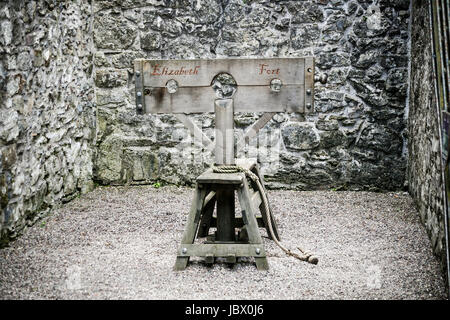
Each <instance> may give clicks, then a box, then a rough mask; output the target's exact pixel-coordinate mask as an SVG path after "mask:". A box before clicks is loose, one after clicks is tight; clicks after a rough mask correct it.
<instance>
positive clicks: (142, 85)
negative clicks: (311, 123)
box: [134, 57, 314, 114]
mask: <svg viewBox="0 0 450 320" xmlns="http://www.w3.org/2000/svg"><path fill="white" fill-rule="evenodd" d="M134 69H135V76H136V77H135V80H136V106H137V110H138V112H139V113H186V114H188V113H204V112H214V101H215V100H216V99H218V98H217V96H216V93H215V91H214V89H213V88H212V86H211V84H212V81H213V79H214V77H215V76H216V75H218V74H220V73H228V74H230V75H231V76H233V78H234V80H235V81H236V84H237V90H236V92H235V94H234V96H233V100H234V111H235V112H299V113H305V112H312V111H313V110H314V101H313V97H314V58H312V57H307V58H270V59H215V60H200V59H199V60H147V59H137V60H135V62H134ZM273 79H279V80H280V81H281V83H282V86H281V89H280V91H274V90H272V89H271V87H270V83H271V81H272V80H273ZM169 80H175V81H176V82H177V84H178V89H177V91H176V92H174V93H169V91H168V89H167V87H166V85H167V82H168V81H169Z"/></svg>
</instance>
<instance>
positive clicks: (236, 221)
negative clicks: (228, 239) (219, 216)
mask: <svg viewBox="0 0 450 320" xmlns="http://www.w3.org/2000/svg"><path fill="white" fill-rule="evenodd" d="M256 222H257V223H258V228H265V227H266V225H265V224H264V221H263V220H262V216H256ZM234 225H235V227H236V228H242V227H243V226H244V225H245V223H244V219H243V218H242V217H235V218H234ZM209 227H210V228H216V227H217V224H216V218H215V217H212V218H211V222H210V225H209Z"/></svg>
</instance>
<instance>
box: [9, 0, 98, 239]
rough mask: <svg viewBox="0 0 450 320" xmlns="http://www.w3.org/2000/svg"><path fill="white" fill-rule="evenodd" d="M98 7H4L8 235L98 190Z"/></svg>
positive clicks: (43, 1) (46, 0)
mask: <svg viewBox="0 0 450 320" xmlns="http://www.w3.org/2000/svg"><path fill="white" fill-rule="evenodd" d="M90 33H91V5H90V4H89V3H88V1H84V0H78V1H52V0H40V1H25V0H22V1H17V0H14V1H13V0H10V1H1V2H0V95H1V96H0V206H1V208H0V231H1V237H0V240H1V242H4V241H6V240H7V239H9V238H11V237H14V236H16V235H17V234H18V233H20V231H21V230H22V229H23V228H24V227H25V226H26V225H27V224H29V223H32V222H33V221H34V220H35V219H36V218H37V217H39V216H40V215H41V214H42V213H45V212H46V210H47V209H48V208H50V207H52V206H54V205H55V204H58V203H59V202H61V201H63V200H67V199H70V198H72V197H73V196H75V195H76V194H77V193H79V192H80V191H81V192H86V191H88V190H90V189H91V188H92V187H93V182H92V157H93V146H94V143H93V141H94V137H95V130H94V127H95V112H94V108H93V103H92V101H93V98H94V95H93V77H92V40H91V36H90Z"/></svg>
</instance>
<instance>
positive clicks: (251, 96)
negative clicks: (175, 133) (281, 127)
mask: <svg viewBox="0 0 450 320" xmlns="http://www.w3.org/2000/svg"><path fill="white" fill-rule="evenodd" d="M144 92H145V96H144V98H145V106H146V108H145V112H146V113H186V114H187V113H207V112H214V103H213V101H214V100H215V99H217V97H216V94H215V92H214V90H213V89H212V88H211V87H184V88H179V89H178V91H177V92H175V93H172V94H170V93H169V92H168V91H167V89H166V88H150V87H147V88H145V89H144ZM304 92H305V86H304V85H303V84H301V85H290V86H289V85H286V86H283V87H282V89H281V91H280V92H274V91H272V90H270V88H269V84H267V86H255V87H245V86H242V87H238V88H237V90H236V93H235V94H234V96H233V100H234V111H235V112H300V113H303V112H304V110H305V108H304V107H305V105H304V101H305V94H304Z"/></svg>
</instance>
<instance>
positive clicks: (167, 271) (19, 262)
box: [0, 186, 446, 299]
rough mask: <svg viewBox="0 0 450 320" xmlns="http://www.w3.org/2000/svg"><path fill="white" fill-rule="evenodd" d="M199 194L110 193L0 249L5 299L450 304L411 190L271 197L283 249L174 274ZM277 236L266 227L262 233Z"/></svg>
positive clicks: (69, 207)
mask: <svg viewBox="0 0 450 320" xmlns="http://www.w3.org/2000/svg"><path fill="white" fill-rule="evenodd" d="M192 196H193V190H192V189H189V188H177V187H161V188H158V189H155V188H153V187H151V186H140V187H99V188H97V189H96V190H94V191H93V192H91V193H89V194H86V195H83V196H81V197H80V198H77V199H75V200H73V201H72V202H70V203H68V204H66V205H63V206H62V207H61V208H59V209H57V210H54V211H53V213H52V214H51V215H49V216H47V217H46V218H44V219H43V220H41V221H39V222H38V223H37V224H35V225H34V226H33V227H31V228H28V229H27V230H26V231H25V233H24V235H23V236H22V237H20V238H19V239H18V240H16V241H14V242H13V243H11V245H10V247H7V248H4V249H1V250H0V298H1V299H445V298H446V296H445V289H444V280H443V277H442V275H441V272H440V268H439V265H438V262H437V259H436V258H435V257H434V256H433V255H432V251H431V245H430V241H429V240H428V237H427V235H426V232H425V229H424V228H423V226H422V225H421V223H420V221H419V219H418V217H417V212H416V210H415V208H414V205H413V202H412V200H411V198H410V197H409V195H408V194H406V193H371V192H346V191H338V192H333V191H313V192H296V191H269V199H270V201H271V205H272V208H273V211H274V214H275V217H276V219H277V222H278V227H279V230H280V235H281V238H282V243H283V244H284V245H285V246H287V247H289V248H295V247H296V245H301V246H302V247H304V248H306V249H309V250H312V251H313V252H315V253H316V255H317V256H318V257H319V264H318V265H311V264H308V263H305V262H301V261H298V260H296V259H294V258H292V257H288V256H286V255H284V253H283V252H282V251H281V250H280V249H279V248H278V247H277V246H276V245H275V244H274V243H273V241H270V240H268V239H267V238H266V237H264V242H265V247H266V251H267V252H268V255H269V265H270V270H269V271H263V272H261V271H260V272H258V271H257V270H256V267H255V265H254V263H253V261H252V259H251V258H246V259H243V261H241V262H239V263H237V264H235V265H234V266H233V267H230V266H229V265H227V264H225V263H216V264H215V265H213V266H212V267H208V266H206V265H205V264H204V263H203V261H202V259H200V258H194V259H193V261H192V262H191V263H190V264H189V266H188V268H187V269H186V270H185V271H182V272H175V271H173V269H172V268H173V265H174V263H175V253H176V249H177V247H178V244H179V241H180V240H181V236H182V233H183V230H184V226H185V222H186V217H187V216H186V214H185V213H186V212H187V209H188V208H189V206H190V202H191V197H192ZM260 230H261V233H262V234H263V235H264V236H266V233H265V230H264V229H260Z"/></svg>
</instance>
